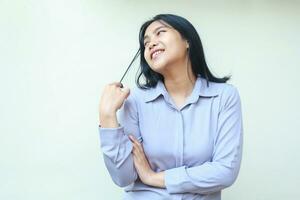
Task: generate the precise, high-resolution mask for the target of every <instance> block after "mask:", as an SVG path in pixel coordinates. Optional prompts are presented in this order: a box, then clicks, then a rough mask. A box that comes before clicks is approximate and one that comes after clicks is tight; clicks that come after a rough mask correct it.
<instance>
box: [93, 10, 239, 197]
mask: <svg viewBox="0 0 300 200" xmlns="http://www.w3.org/2000/svg"><path fill="white" fill-rule="evenodd" d="M139 42H140V50H141V56H140V57H141V61H140V62H141V72H140V74H139V76H138V78H137V85H138V87H137V88H135V89H134V90H132V91H131V92H130V90H129V89H128V88H126V87H125V88H122V85H121V84H120V83H117V82H115V83H111V84H109V85H107V86H106V87H105V89H104V91H103V93H102V96H101V100H100V105H99V113H100V114H99V118H100V125H101V126H100V127H99V132H100V140H101V148H102V151H103V156H104V161H105V165H106V167H107V169H108V171H109V173H110V175H111V177H112V180H113V181H114V182H115V183H116V184H117V185H119V186H121V187H125V193H124V199H135V200H142V199H151V200H155V199H166V200H167V199H168V200H171V199H206V200H208V199H209V200H212V199H214V200H219V199H221V190H222V189H224V188H226V187H229V186H230V185H232V184H233V182H234V181H235V180H236V178H237V175H238V172H239V169H240V163H241V154H242V135H243V127H242V114H241V103H240V98H239V94H238V91H237V89H236V88H235V87H234V86H232V85H230V84H227V83H226V81H227V80H228V79H229V77H224V78H216V77H215V76H213V75H212V73H211V72H210V70H209V69H208V67H207V64H206V62H205V58H204V53H203V47H202V44H201V41H200V38H199V36H198V34H197V31H196V30H195V28H194V27H193V26H192V24H190V22H188V21H187V20H186V19H184V18H182V17H180V16H176V15H170V14H162V15H157V16H155V17H154V18H153V19H151V20H149V21H147V22H145V23H144V24H143V25H142V27H141V29H140V35H139ZM142 75H143V76H144V78H145V83H144V84H141V83H140V78H141V76H142Z"/></svg>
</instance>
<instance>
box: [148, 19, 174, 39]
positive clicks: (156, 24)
mask: <svg viewBox="0 0 300 200" xmlns="http://www.w3.org/2000/svg"><path fill="white" fill-rule="evenodd" d="M161 27H168V28H170V25H168V24H167V23H166V22H163V21H154V22H152V23H151V24H150V25H149V26H148V27H147V28H146V31H145V34H144V38H145V37H147V36H148V35H150V34H151V33H154V32H155V31H156V30H157V29H159V28H161Z"/></svg>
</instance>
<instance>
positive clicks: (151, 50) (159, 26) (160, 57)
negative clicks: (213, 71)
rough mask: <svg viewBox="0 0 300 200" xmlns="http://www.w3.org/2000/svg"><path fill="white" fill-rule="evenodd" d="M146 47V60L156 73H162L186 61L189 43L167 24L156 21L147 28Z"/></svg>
mask: <svg viewBox="0 0 300 200" xmlns="http://www.w3.org/2000/svg"><path fill="white" fill-rule="evenodd" d="M144 46H145V52H144V57H145V60H146V61H147V63H148V65H149V66H150V67H151V69H152V70H153V71H155V72H158V73H162V72H164V71H165V70H167V69H168V68H169V67H172V65H174V64H178V63H182V62H184V61H185V60H186V56H187V48H188V42H187V41H186V40H185V39H183V38H182V37H181V35H180V33H179V32H178V31H177V30H175V29H174V28H172V27H171V26H170V25H168V24H166V23H165V22H160V21H154V22H152V23H151V24H150V25H149V26H148V27H147V29H146V31H145V35H144ZM169 69H170V68H169Z"/></svg>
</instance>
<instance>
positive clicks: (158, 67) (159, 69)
mask: <svg viewBox="0 0 300 200" xmlns="http://www.w3.org/2000/svg"><path fill="white" fill-rule="evenodd" d="M150 67H151V69H152V70H153V71H155V72H157V73H162V72H163V71H164V70H165V69H166V63H165V62H157V63H155V64H152V65H151V66H150Z"/></svg>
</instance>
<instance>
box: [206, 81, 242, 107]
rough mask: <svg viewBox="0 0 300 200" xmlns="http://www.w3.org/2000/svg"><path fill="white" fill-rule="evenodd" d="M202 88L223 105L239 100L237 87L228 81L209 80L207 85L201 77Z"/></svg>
mask: <svg viewBox="0 0 300 200" xmlns="http://www.w3.org/2000/svg"><path fill="white" fill-rule="evenodd" d="M202 90H203V91H204V92H206V93H208V94H213V95H215V96H216V97H217V98H219V99H220V103H221V105H223V106H225V105H226V104H230V103H238V102H240V95H239V91H238V89H237V87H236V86H234V85H232V84H230V83H215V82H209V85H208V86H207V82H206V80H205V79H202Z"/></svg>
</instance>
